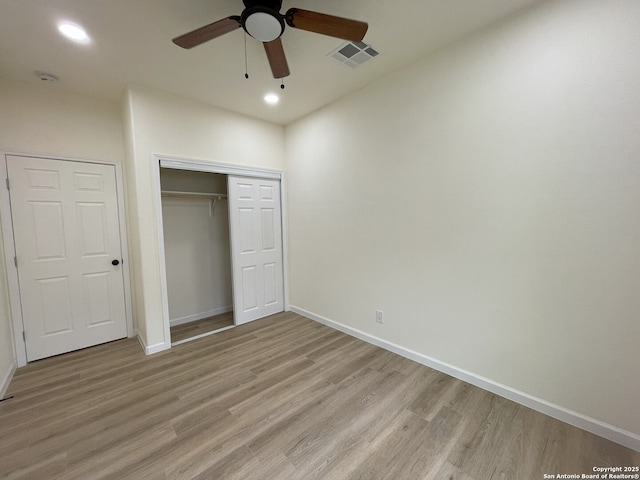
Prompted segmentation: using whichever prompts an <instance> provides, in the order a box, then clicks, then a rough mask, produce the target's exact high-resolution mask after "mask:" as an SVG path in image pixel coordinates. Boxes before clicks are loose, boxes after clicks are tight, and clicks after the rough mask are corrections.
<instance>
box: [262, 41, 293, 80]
mask: <svg viewBox="0 0 640 480" xmlns="http://www.w3.org/2000/svg"><path fill="white" fill-rule="evenodd" d="M263 45H264V51H265V52H267V58H268V59H269V65H271V71H272V72H273V78H284V77H287V76H289V65H288V64H287V57H286V56H285V54H284V49H283V48H282V41H281V40H280V38H276V39H275V40H272V41H270V42H264V43H263Z"/></svg>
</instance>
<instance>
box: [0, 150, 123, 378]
mask: <svg viewBox="0 0 640 480" xmlns="http://www.w3.org/2000/svg"><path fill="white" fill-rule="evenodd" d="M7 156H16V157H29V158H39V159H43V160H63V161H69V162H81V163H97V164H102V165H113V166H114V168H115V173H116V190H117V200H118V218H119V224H120V225H119V226H120V243H121V249H122V269H123V277H124V295H125V299H124V300H125V314H126V317H127V336H128V337H133V336H135V332H134V328H133V314H132V307H131V279H130V271H129V250H128V246H127V230H126V220H125V209H124V182H123V179H122V170H121V165H120V163H118V162H112V161H100V160H86V159H78V158H69V157H59V156H52V155H42V154H31V153H25V152H0V157H1V159H0V176H1V177H2V179H7V178H8V172H7ZM2 183H3V185H0V217H1V220H2V240H3V242H4V261H5V265H6V269H7V283H8V285H7V286H8V290H9V305H10V307H11V326H12V330H13V341H14V346H15V354H16V363H17V366H18V367H23V366H25V365H26V364H27V349H26V343H25V341H24V338H23V336H22V331H23V323H22V307H21V303H20V284H19V281H18V269H17V267H16V265H15V263H14V258H15V256H16V248H15V240H14V238H15V237H14V232H13V221H12V217H11V206H10V198H9V190H8V189H7V185H6V183H5V180H2Z"/></svg>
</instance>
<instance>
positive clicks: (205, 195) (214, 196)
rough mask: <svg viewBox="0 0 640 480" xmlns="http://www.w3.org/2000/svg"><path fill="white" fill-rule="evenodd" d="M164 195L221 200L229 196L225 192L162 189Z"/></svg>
mask: <svg viewBox="0 0 640 480" xmlns="http://www.w3.org/2000/svg"><path fill="white" fill-rule="evenodd" d="M161 194H162V196H163V197H175V198H209V199H216V200H221V199H223V198H227V195H226V194H224V193H201V192H176V191H173V190H162V192H161Z"/></svg>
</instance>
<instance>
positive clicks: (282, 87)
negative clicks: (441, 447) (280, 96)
mask: <svg viewBox="0 0 640 480" xmlns="http://www.w3.org/2000/svg"><path fill="white" fill-rule="evenodd" d="M280 82H282V83H280V88H281V89H282V90H284V78H281V79H280Z"/></svg>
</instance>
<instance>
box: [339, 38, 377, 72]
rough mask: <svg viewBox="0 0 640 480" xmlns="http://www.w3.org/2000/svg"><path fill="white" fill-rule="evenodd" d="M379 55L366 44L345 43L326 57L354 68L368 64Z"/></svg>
mask: <svg viewBox="0 0 640 480" xmlns="http://www.w3.org/2000/svg"><path fill="white" fill-rule="evenodd" d="M379 53H380V52H378V51H377V50H376V49H375V48H373V47H372V46H371V45H370V44H368V43H365V42H346V43H343V44H342V45H340V46H339V47H338V48H336V49H335V50H333V51H332V52H329V54H328V56H329V57H331V58H333V59H334V60H336V61H338V62H340V63H342V64H344V65H346V66H348V67H351V68H356V67H359V66H360V65H362V64H363V63H365V62H368V61H369V60H371V59H372V58H373V57H375V56H377V55H378V54H379Z"/></svg>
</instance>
